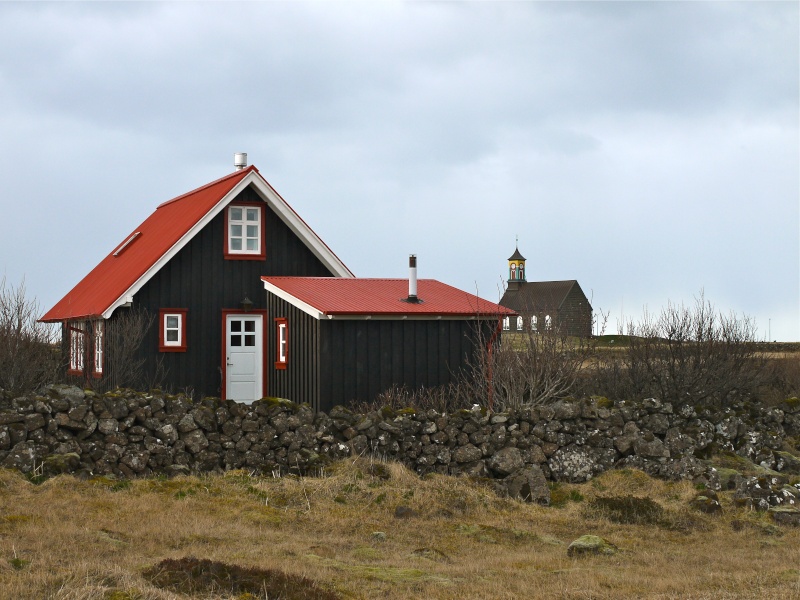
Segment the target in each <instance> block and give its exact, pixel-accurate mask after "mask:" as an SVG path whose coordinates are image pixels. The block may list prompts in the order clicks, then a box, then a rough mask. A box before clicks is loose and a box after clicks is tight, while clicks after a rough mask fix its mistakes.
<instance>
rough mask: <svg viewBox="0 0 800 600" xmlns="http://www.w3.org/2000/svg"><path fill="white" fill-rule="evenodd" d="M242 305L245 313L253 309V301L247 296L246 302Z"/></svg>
mask: <svg viewBox="0 0 800 600" xmlns="http://www.w3.org/2000/svg"><path fill="white" fill-rule="evenodd" d="M240 304H241V306H242V310H243V311H244V312H250V309H251V308H253V301H252V300H250V298H248V297H247V296H245V297H244V300H242V301H241V303H240Z"/></svg>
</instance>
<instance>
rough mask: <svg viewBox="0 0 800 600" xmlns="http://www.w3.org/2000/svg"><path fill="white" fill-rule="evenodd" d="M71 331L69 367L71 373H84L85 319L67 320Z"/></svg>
mask: <svg viewBox="0 0 800 600" xmlns="http://www.w3.org/2000/svg"><path fill="white" fill-rule="evenodd" d="M67 332H68V333H69V368H68V369H67V373H69V374H71V375H83V368H84V365H85V361H86V323H85V322H83V321H69V322H67Z"/></svg>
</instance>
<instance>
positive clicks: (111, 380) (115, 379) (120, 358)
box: [102, 308, 166, 389]
mask: <svg viewBox="0 0 800 600" xmlns="http://www.w3.org/2000/svg"><path fill="white" fill-rule="evenodd" d="M155 320H156V318H155V315H153V314H152V313H150V312H149V311H148V310H147V309H145V308H128V309H124V311H123V312H120V314H118V315H115V317H114V318H113V319H111V320H110V321H108V325H109V331H108V344H107V349H108V359H107V360H108V367H109V372H110V377H108V378H106V379H105V380H104V381H103V383H102V385H104V386H105V387H130V388H137V389H149V388H154V387H159V386H160V384H161V383H162V382H163V381H164V379H165V377H166V369H165V368H164V365H163V360H162V359H161V357H159V359H158V360H157V361H156V364H155V365H154V368H153V369H152V370H146V369H145V366H146V363H147V359H146V358H145V357H144V356H142V354H141V353H140V352H139V350H140V348H141V346H142V343H143V342H144V340H145V338H146V336H147V333H148V332H149V331H150V328H151V327H153V324H154V323H155Z"/></svg>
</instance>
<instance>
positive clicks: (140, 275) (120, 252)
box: [41, 166, 353, 322]
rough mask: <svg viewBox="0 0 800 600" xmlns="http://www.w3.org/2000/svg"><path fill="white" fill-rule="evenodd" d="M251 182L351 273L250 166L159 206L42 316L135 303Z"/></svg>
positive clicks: (329, 260)
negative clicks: (152, 280) (147, 285)
mask: <svg viewBox="0 0 800 600" xmlns="http://www.w3.org/2000/svg"><path fill="white" fill-rule="evenodd" d="M249 185H252V186H253V188H254V189H255V191H256V192H257V193H258V194H259V195H260V196H261V198H262V199H263V200H264V201H265V202H266V203H267V204H268V205H269V206H270V207H271V208H272V209H273V210H274V211H275V212H276V213H277V214H278V216H279V217H280V218H281V219H282V220H283V221H284V222H285V223H286V224H287V225H288V226H289V227H290V228H291V229H292V230H293V231H294V232H295V233H296V234H297V235H298V236H299V237H301V239H303V240H304V241H305V242H306V244H307V245H308V247H309V248H310V249H311V251H312V252H313V253H314V254H315V255H316V256H317V258H319V259H320V260H321V261H322V263H323V264H325V265H326V266H327V267H329V268H330V269H331V271H332V272H333V273H335V274H336V275H337V276H338V277H353V274H352V273H351V272H350V270H349V269H348V268H347V267H346V266H345V265H344V263H342V261H341V260H339V258H338V257H337V256H336V255H335V254H334V253H333V252H332V251H331V249H330V248H328V246H327V245H326V244H325V243H324V242H323V241H322V240H321V239H320V238H319V236H317V234H316V233H314V232H313V231H312V230H311V228H310V227H309V226H308V225H307V224H306V223H305V221H303V220H302V219H301V218H300V216H299V215H298V214H297V213H296V212H295V211H294V210H293V209H292V208H291V206H289V205H288V203H287V202H286V201H285V200H284V199H283V198H282V197H281V196H280V194H278V193H277V192H276V191H275V190H274V189H273V188H272V186H271V185H270V184H269V183H268V182H267V181H266V180H265V179H264V178H263V177H262V176H261V174H260V173H259V172H258V169H256V168H255V167H254V166H251V167H248V168H246V169H243V170H241V171H235V172H233V173H231V174H230V175H227V176H225V177H223V178H221V179H218V180H216V181H213V182H211V183H209V184H207V185H204V186H202V187H199V188H197V189H196V190H193V191H191V192H188V193H186V194H183V195H181V196H178V197H177V198H173V199H172V200H169V201H167V202H164V203H163V204H161V205H160V206H159V207H158V208H157V209H156V211H155V212H154V213H153V214H152V215H150V216H149V217H148V218H147V219H146V220H145V221H144V222H143V223H142V224H141V225H139V227H137V228H136V229H134V230H133V231H132V232H131V234H130V235H129V236H127V237H126V238H125V240H124V241H123V242H122V243H121V244H120V245H119V246H117V247H116V248H114V250H112V251H111V253H109V255H108V256H106V257H105V258H104V259H103V260H102V261H101V262H100V264H99V265H97V266H96V267H95V268H94V269H93V270H92V271H91V272H90V273H89V274H88V275H87V276H86V277H84V278H83V280H81V282H80V283H78V285H76V286H75V287H74V288H73V289H72V290H71V291H70V292H69V293H68V294H67V295H66V296H64V298H62V299H61V300H60V301H59V302H58V303H57V304H56V305H55V306H54V307H53V308H51V309H50V310H49V311H48V312H47V313H46V314H45V315H44V316H43V317H42V319H41V320H42V321H44V322H58V321H65V320H69V319H81V318H100V317H102V318H105V319H107V318H109V317H110V316H111V314H112V313H113V312H114V310H115V309H117V308H118V307H120V306H122V305H124V304H126V303H129V302H131V301H132V300H133V295H134V294H135V293H136V292H137V291H139V289H141V288H142V286H143V285H144V284H145V283H147V281H148V280H149V279H150V278H151V277H152V276H153V275H154V274H155V273H157V272H158V270H159V269H160V268H161V267H162V266H164V265H165V264H166V263H167V262H168V261H169V260H170V259H171V258H172V257H173V256H174V255H175V254H176V253H177V252H178V251H179V250H180V249H181V248H183V247H184V246H185V245H186V244H187V243H188V242H189V240H191V239H192V238H193V237H194V236H195V234H197V233H198V232H199V231H200V230H201V229H202V228H203V227H204V226H205V225H206V224H208V223H209V222H210V221H211V220H212V219H213V218H214V217H215V216H216V215H217V214H219V212H220V211H222V210H223V209H224V208H225V206H226V205H227V204H228V203H229V202H230V201H231V200H232V199H233V198H235V197H236V195H237V194H238V193H239V192H240V191H241V190H243V189H244V188H246V187H247V186H249Z"/></svg>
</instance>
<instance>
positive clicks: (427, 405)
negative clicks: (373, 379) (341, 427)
mask: <svg viewBox="0 0 800 600" xmlns="http://www.w3.org/2000/svg"><path fill="white" fill-rule="evenodd" d="M464 397H465V394H464V393H463V390H462V386H461V384H460V383H459V382H454V383H450V384H448V385H440V386H435V387H429V388H426V387H423V388H419V389H415V390H412V389H409V388H408V387H406V386H392V387H391V388H389V389H388V390H386V391H384V392H381V393H380V394H378V395H377V396H376V397H375V399H374V400H372V401H369V402H356V403H352V404H351V405H350V406H351V408H352V409H353V410H354V411H355V412H357V413H368V412H370V411H374V410H380V409H381V408H390V409H392V410H394V411H398V410H402V409H404V408H413V409H416V410H431V409H433V410H435V411H437V412H439V413H452V412H455V411H456V410H458V409H460V408H465V406H466V407H468V406H470V404H466V400H465V399H464Z"/></svg>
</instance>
